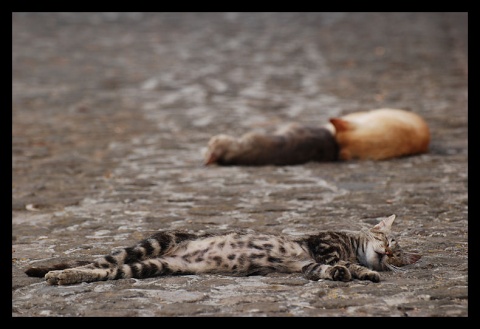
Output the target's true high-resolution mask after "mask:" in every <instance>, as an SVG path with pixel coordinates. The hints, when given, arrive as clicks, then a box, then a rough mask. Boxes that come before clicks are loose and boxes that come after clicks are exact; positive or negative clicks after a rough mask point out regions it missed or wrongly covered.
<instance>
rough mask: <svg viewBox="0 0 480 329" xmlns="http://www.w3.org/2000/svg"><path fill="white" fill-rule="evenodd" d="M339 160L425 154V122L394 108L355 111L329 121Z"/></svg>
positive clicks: (428, 132)
mask: <svg viewBox="0 0 480 329" xmlns="http://www.w3.org/2000/svg"><path fill="white" fill-rule="evenodd" d="M330 122H331V123H332V125H333V126H334V127H335V139H336V141H337V143H338V145H339V147H340V154H339V158H340V160H352V159H359V160H385V159H390V158H395V157H401V156H406V155H413V154H420V153H426V152H427V151H428V146H429V143H430V131H429V128H428V125H427V123H426V122H425V121H424V120H423V119H422V118H421V117H420V116H419V115H417V114H415V113H412V112H409V111H405V110H397V109H378V110H371V111H362V112H354V113H350V114H347V115H344V116H342V117H339V118H331V119H330Z"/></svg>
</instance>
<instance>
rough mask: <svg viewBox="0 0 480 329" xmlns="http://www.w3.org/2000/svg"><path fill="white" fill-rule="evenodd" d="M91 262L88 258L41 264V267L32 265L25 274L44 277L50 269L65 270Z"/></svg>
mask: <svg viewBox="0 0 480 329" xmlns="http://www.w3.org/2000/svg"><path fill="white" fill-rule="evenodd" d="M91 263H92V262H91V261H86V260H75V261H69V262H63V263H59V264H55V265H51V266H39V267H34V266H32V267H29V268H28V269H27V270H26V271H25V274H26V275H28V276H31V277H36V278H43V277H44V276H45V274H47V273H48V272H50V271H56V270H65V269H67V268H73V267H78V266H84V265H88V264H91Z"/></svg>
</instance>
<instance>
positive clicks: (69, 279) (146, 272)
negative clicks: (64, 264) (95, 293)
mask: <svg viewBox="0 0 480 329" xmlns="http://www.w3.org/2000/svg"><path fill="white" fill-rule="evenodd" d="M171 272H172V271H171V270H170V269H169V267H168V265H167V264H166V263H165V262H163V261H160V260H158V259H147V260H144V261H141V262H136V263H132V264H124V265H121V266H119V267H113V268H97V267H95V266H94V265H93V264H90V265H87V266H82V267H76V268H70V269H66V270H61V271H50V272H48V273H47V274H46V275H45V279H46V280H47V283H48V284H50V285H67V284H74V283H80V282H93V281H105V280H117V279H127V278H137V279H144V278H149V277H154V276H158V275H165V274H169V273H171Z"/></svg>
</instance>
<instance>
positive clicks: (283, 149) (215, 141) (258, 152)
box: [204, 123, 338, 166]
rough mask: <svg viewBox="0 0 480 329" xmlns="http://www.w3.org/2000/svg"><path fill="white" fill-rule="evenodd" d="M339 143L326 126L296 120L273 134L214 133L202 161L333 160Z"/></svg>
mask: <svg viewBox="0 0 480 329" xmlns="http://www.w3.org/2000/svg"><path fill="white" fill-rule="evenodd" d="M337 158H338V145H337V143H336V141H335V138H334V136H333V134H332V131H331V130H329V129H327V128H325V127H312V126H303V125H299V124H296V123H293V124H290V125H288V126H287V127H286V128H281V129H279V130H277V131H276V132H275V133H273V134H262V133H257V132H249V133H246V134H244V135H243V136H241V137H240V138H235V137H233V136H230V135H225V134H221V135H216V136H213V137H212V138H211V139H210V141H209V143H208V149H207V152H206V153H205V162H204V163H205V165H209V164H214V163H216V164H219V165H250V166H261V165H295V164H302V163H306V162H308V161H334V160H337Z"/></svg>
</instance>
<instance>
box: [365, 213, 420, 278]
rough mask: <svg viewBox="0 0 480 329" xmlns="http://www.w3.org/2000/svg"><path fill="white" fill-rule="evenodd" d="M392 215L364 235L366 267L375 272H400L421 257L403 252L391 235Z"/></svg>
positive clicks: (393, 218)
mask: <svg viewBox="0 0 480 329" xmlns="http://www.w3.org/2000/svg"><path fill="white" fill-rule="evenodd" d="M395 218H396V216H395V215H392V216H390V217H388V218H385V219H383V220H382V221H380V222H379V223H378V224H376V225H375V226H373V227H372V228H371V229H370V230H369V231H368V232H366V235H367V237H368V240H369V243H368V247H367V250H366V253H365V261H366V265H367V266H368V267H369V268H372V269H374V270H377V271H388V270H391V271H402V269H401V267H402V266H405V265H409V264H413V263H416V262H417V261H418V260H419V259H420V258H421V255H419V254H415V253H409V252H406V251H404V250H403V249H402V248H401V247H400V245H399V244H398V242H397V240H396V238H395V236H394V235H393V234H392V232H391V231H392V224H393V222H394V220H395Z"/></svg>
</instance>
